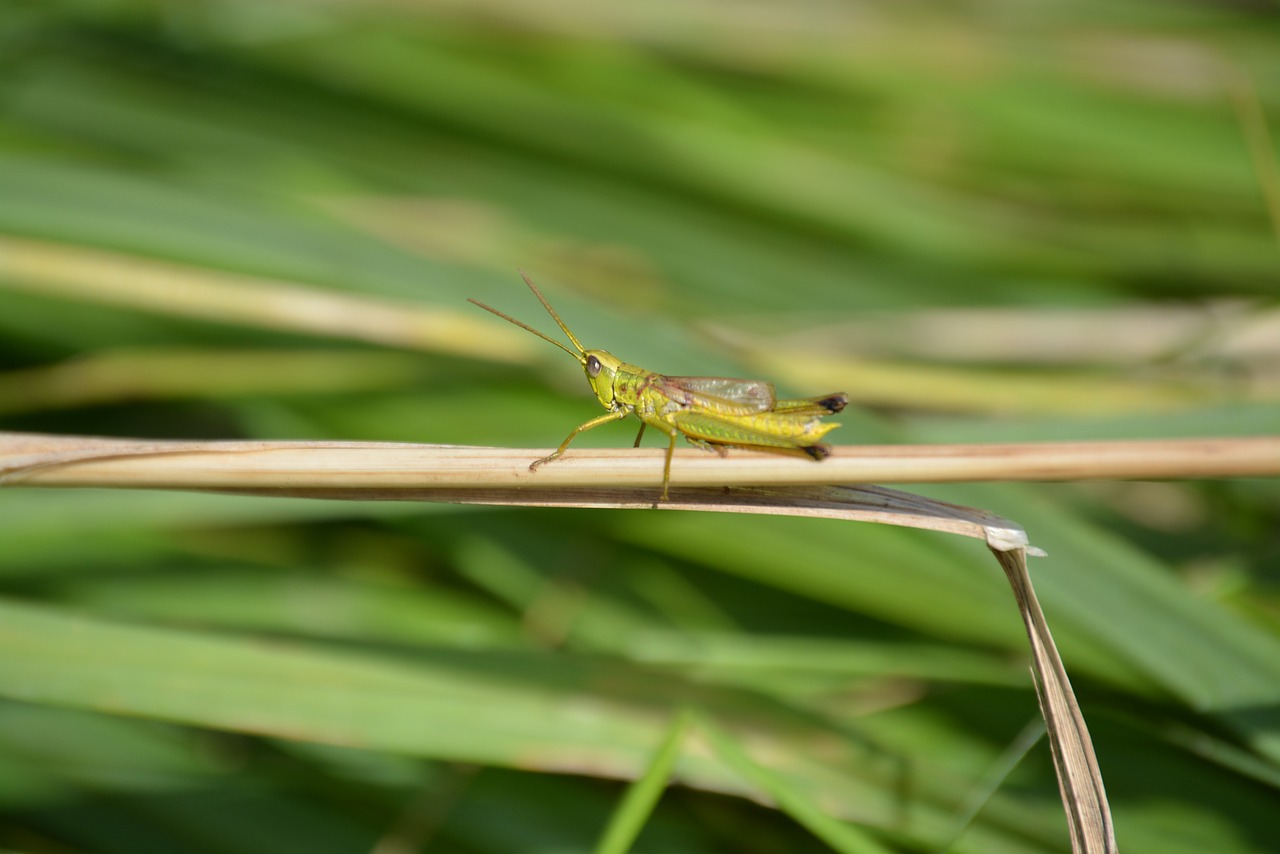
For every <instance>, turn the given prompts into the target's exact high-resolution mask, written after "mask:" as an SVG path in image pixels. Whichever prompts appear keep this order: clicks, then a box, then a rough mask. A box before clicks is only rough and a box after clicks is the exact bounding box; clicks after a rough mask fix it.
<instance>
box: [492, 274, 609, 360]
mask: <svg viewBox="0 0 1280 854" xmlns="http://www.w3.org/2000/svg"><path fill="white" fill-rule="evenodd" d="M520 278H522V279H524V281H525V284H526V285H528V286H529V287H530V288H531V289H532V290H533V295H534V296H536V297H537V298H538V302H540V303H542V307H543V308H545V309H546V310H547V311H548V313H550V315H551V317H552V319H553V320H555V322H556V325H557V326H559V327H560V328H561V329H562V330H563V331H564V334H565V335H568V336H569V340H570V341H572V342H573V346H575V347H577V348H578V352H577V353H575V352H573V351H572V350H570V349H569V348H568V347H566V346H564V344H561V343H560V342H559V341H557V340H556V339H554V338H552V337H551V336H550V335H547V334H545V333H543V332H539V331H538V330H536V329H534V328H533V327H532V326H530V325H529V324H527V323H523V322H521V321H519V320H516V319H515V318H514V317H512V316H511V315H509V314H503V313H502V312H500V311H498V310H497V309H496V308H494V307H493V306H490V305H485V304H484V303H482V302H480V301H479V300H473V299H470V298H468V299H467V302H469V303H471V304H472V305H475V306H479V307H480V308H483V309H484V310H485V311H487V312H489V313H490V314H496V315H497V316H498V317H501V318H502V319H503V320H505V321H507V322H508V323H514V324H515V325H516V326H519V327H520V328H521V329H523V330H525V331H526V332H532V333H533V334H534V335H537V336H538V337H539V338H541V339H542V340H543V341H550V342H551V343H552V344H554V345H556V346H557V347H559V348H560V349H561V350H563V351H565V352H566V353H568V354H569V355H570V356H572V357H573V358H574V359H576V360H577V361H578V362H579V363H581V364H584V365H585V364H586V356H584V355H583V353H585V352H586V351H585V350H583V348H582V345H581V344H579V343H578V339H577V338H575V337H574V335H573V333H572V332H570V331H569V327H567V326H565V325H564V321H563V320H561V319H560V315H558V314H556V312H555V309H553V308H552V307H551V304H550V303H549V302H547V299H546V297H544V296H543V295H542V292H541V291H539V290H538V288H537V286H536V285H535V284H534V283H533V282H532V281H530V280H529V277H528V276H526V275H525V272H524V270H521V271H520Z"/></svg>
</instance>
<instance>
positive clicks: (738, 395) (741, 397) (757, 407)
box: [660, 377, 777, 414]
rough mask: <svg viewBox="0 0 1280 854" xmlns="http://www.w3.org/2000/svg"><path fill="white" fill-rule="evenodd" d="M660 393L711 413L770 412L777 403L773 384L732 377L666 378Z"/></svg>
mask: <svg viewBox="0 0 1280 854" xmlns="http://www.w3.org/2000/svg"><path fill="white" fill-rule="evenodd" d="M660 387H661V390H662V391H663V393H664V394H666V395H667V396H668V397H670V398H671V399H672V400H677V401H680V402H681V403H684V404H686V405H689V406H696V407H701V408H704V409H709V410H712V411H718V412H723V413H726V414H730V413H741V414H748V413H752V412H767V411H768V410H770V409H772V408H773V405H774V403H775V402H776V401H777V398H776V396H775V395H774V391H773V385H772V384H771V383H766V382H761V381H760V380H739V379H733V378H732V377H663V378H662V382H661V383H660Z"/></svg>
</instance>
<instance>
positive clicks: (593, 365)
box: [587, 356, 600, 377]
mask: <svg viewBox="0 0 1280 854" xmlns="http://www.w3.org/2000/svg"><path fill="white" fill-rule="evenodd" d="M587 374H588V376H592V377H598V376H600V360H599V359H597V358H596V357H595V356H588V357H587Z"/></svg>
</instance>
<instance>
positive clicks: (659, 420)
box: [468, 270, 849, 501]
mask: <svg viewBox="0 0 1280 854" xmlns="http://www.w3.org/2000/svg"><path fill="white" fill-rule="evenodd" d="M520 276H521V278H523V279H524V282H525V284H526V285H528V286H529V289H530V290H532V291H533V295H534V296H536V297H537V298H538V302H540V303H542V307H543V308H545V309H546V310H547V313H548V314H550V315H551V319H552V320H554V321H555V322H556V325H557V326H559V327H560V329H561V330H562V331H563V332H564V334H565V335H567V336H569V340H570V341H572V342H573V346H574V347H575V348H577V352H576V353H575V352H574V351H573V350H570V349H569V348H568V347H566V346H565V345H564V344H562V343H560V342H559V341H557V340H556V339H554V338H552V337H550V336H548V335H545V334H543V333H541V332H539V331H538V330H536V329H534V328H533V327H532V326H529V325H528V324H526V323H521V322H520V321H519V320H516V319H515V318H514V317H510V316H509V315H506V314H503V313H502V312H500V311H498V310H497V309H496V308H492V307H490V306H487V305H485V304H484V303H482V302H477V301H476V300H468V302H470V303H473V304H475V305H477V306H479V307H480V308H483V309H484V310H485V311H488V312H491V313H493V314H496V315H497V316H498V317H501V318H502V319H503V320H506V321H508V322H509V323H514V324H515V325H516V326H519V327H520V328H521V329H524V330H526V331H528V332H532V333H533V334H534V335H537V336H538V337H539V338H541V339H542V340H544V341H549V342H551V343H552V344H554V345H556V346H557V347H559V348H560V349H561V350H564V351H565V352H566V353H568V354H569V355H570V356H572V357H573V358H574V359H576V360H577V361H578V363H579V364H581V365H582V369H583V371H585V372H586V375H587V382H589V383H590V384H591V390H592V391H594V392H595V394H596V398H597V399H599V401H600V404H601V405H602V406H603V407H604V408H605V409H607V410H609V411H608V412H606V413H605V414H604V415H601V416H599V417H597V418H592V419H591V420H590V421H587V422H586V423H585V424H581V425H579V426H578V427H576V428H575V429H574V430H573V432H572V433H570V434H569V435H568V436H567V437H566V438H565V440H564V441H563V442H561V443H560V447H558V448H556V449H555V450H554V451H552V452H551V453H550V454H548V455H547V456H545V457H543V458H542V459H540V460H536V461H534V462H533V463H532V464H531V465H530V466H529V471H534V470H536V469H537V468H538V466H540V465H543V464H544V463H549V462H551V461H552V460H554V459H556V458H558V457H559V456H560V455H562V454H563V453H564V452H565V449H566V448H568V447H569V443H570V442H572V441H573V440H574V438H575V437H576V436H577V435H578V434H579V433H585V432H586V431H587V430H591V429H593V428H595V427H599V426H600V425H601V424H607V423H609V422H610V421H618V420H620V419H622V418H626V417H627V416H628V415H635V416H636V417H637V418H639V419H640V432H639V434H638V435H637V436H636V441H635V445H634V447H637V448H638V447H640V439H641V438H642V437H643V436H644V431H645V428H646V427H649V426H652V427H654V428H655V429H657V430H660V431H662V432H663V433H664V434H666V436H667V438H668V439H670V443H669V444H668V446H667V457H666V461H665V463H664V464H663V467H662V496H661V498H659V500H660V501H666V500H667V492H668V488H669V486H670V483H671V457H672V455H673V454H674V453H675V450H676V439H677V438H679V437H680V436H681V435H683V436H684V437H685V440H686V441H687V442H689V444H691V445H694V446H696V447H699V448H703V449H706V450H714V451H716V452H718V453H719V454H720V455H721V456H724V455H725V454H726V453H727V450H726V449H727V448H729V447H734V448H746V449H749V450H753V451H769V452H772V453H782V454H801V455H807V456H809V457H812V458H813V459H814V460H821V459H824V458H825V457H827V456H828V455H829V454H830V453H831V449H830V448H829V447H827V446H826V445H823V444H820V443H819V441H818V440H819V439H821V438H822V437H823V436H825V435H826V434H827V433H829V432H830V431H832V430H834V429H835V428H837V427H839V426H840V425H839V424H834V423H822V421H821V420H820V419H821V418H822V417H823V416H824V415H830V414H831V413H833V412H839V411H840V410H842V409H844V407H845V404H846V403H848V402H849V396H848V395H847V394H845V393H844V392H836V393H834V394H827V395H823V396H821V397H810V398H802V399H799V400H778V399H777V396H776V395H775V394H774V390H773V385H772V384H770V383H767V382H761V381H759V380H740V379H731V378H728V377H668V376H664V375H663V374H659V373H656V372H654V371H648V370H645V369H644V368H640V367H637V366H635V365H629V364H627V363H626V362H623V361H622V360H621V359H619V358H618V357H617V356H614V355H613V354H612V353H609V352H608V351H606V350H587V349H585V348H583V346H582V344H581V343H579V341H578V339H577V337H576V336H574V334H573V333H572V332H570V331H569V327H568V326H566V325H565V323H564V321H563V320H561V319H560V315H558V314H556V310H555V309H554V308H552V307H551V303H549V302H547V298H546V297H544V296H543V295H542V292H541V291H539V290H538V286H537V285H535V284H534V283H533V282H532V281H531V280H530V279H529V277H528V276H526V275H525V274H524V271H523V270H522V271H521V272H520Z"/></svg>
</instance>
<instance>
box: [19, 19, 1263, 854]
mask: <svg viewBox="0 0 1280 854" xmlns="http://www.w3.org/2000/svg"><path fill="white" fill-rule="evenodd" d="M1277 117H1280V19H1278V18H1277V16H1276V14H1275V5H1274V4H1273V3H1269V2H1253V3H1243V2H1241V3H1208V2H1204V3H1194V2H1176V3H1157V2H1130V0H1122V2H1107V3H1101V2H1067V3H1061V4H1041V3H1034V4H1033V3H1024V2H1018V1H1017V0H992V2H975V3H964V4H944V3H936V4H935V3H927V2H919V3H906V4H865V3H851V2H850V3H845V2H822V0H803V2H798V3H791V4H770V3H761V2H740V3H725V2H716V0H691V2H669V0H662V2H656V3H648V4H592V3H584V2H580V0H555V2H545V3H536V4H527V3H521V2H514V0H481V2H476V3H449V2H438V3H430V2H422V3H414V2H363V3H356V2H344V0H327V2H321V0H311V1H310V2H308V0H294V2H280V3H258V2H250V0H240V1H239V2H183V3H171V2H151V1H150V0H133V2H128V0H83V2H40V1H39V0H32V2H20V0H18V1H17V2H15V0H3V2H0V427H3V428H4V429H8V430H25V431H41V432H56V433H77V434H96V435H120V436H146V437H162V438H263V439H325V438H333V439H351V440H395V441H420V442H446V443H466V444H495V445H510V446H520V447H549V446H552V445H554V444H555V443H556V442H558V441H559V440H560V439H561V438H563V436H564V435H565V433H567V431H568V430H569V429H570V428H571V427H572V426H574V425H576V424H578V423H580V422H581V421H584V420H586V419H587V418H588V417H592V416H594V415H595V414H596V413H597V412H598V411H599V410H598V408H597V404H596V403H595V402H594V401H593V400H592V399H591V397H590V395H589V392H588V390H587V388H586V386H585V384H584V383H583V382H582V378H581V375H580V373H579V369H578V368H577V367H576V366H574V365H573V364H572V363H571V362H570V361H569V360H568V359H567V358H565V356H564V355H563V354H562V353H559V352H558V351H556V350H555V349H554V348H552V347H550V346H549V345H547V344H545V343H543V342H540V341H537V340H536V339H534V338H533V337H532V336H528V335H526V334H525V333H522V332H520V331H519V330H516V329H514V328H511V327H508V326H505V325H504V324H501V322H500V321H497V320H496V319H494V318H490V317H488V316H486V315H484V314H483V313H482V312H479V311H478V310H476V309H474V308H472V307H471V306H469V305H467V304H466V303H465V299H466V298H467V297H475V298H477V299H480V300H482V301H484V302H487V303H489V304H491V305H494V306H496V307H498V308H501V309H503V310H504V311H507V312H508V313H510V314H513V315H515V316H517V317H520V318H521V319H524V320H526V321H528V322H530V323H532V324H533V325H535V326H538V327H540V328H544V329H548V328H550V327H551V323H550V321H549V320H548V319H547V318H546V317H545V316H543V315H542V313H541V309H540V308H539V307H538V305H537V303H536V302H535V301H534V300H533V299H532V297H531V296H530V294H529V293H528V292H527V290H526V289H525V288H524V286H523V285H522V284H521V282H520V280H519V277H518V275H517V274H516V268H517V267H522V268H524V269H526V270H527V271H529V273H530V274H531V275H532V276H533V277H534V278H535V280H537V281H539V282H540V284H541V285H542V286H543V287H544V290H545V291H546V293H547V295H548V297H549V298H550V299H551V300H552V302H553V303H554V304H555V305H556V306H557V308H558V309H559V310H560V312H561V313H562V315H563V316H564V317H565V318H566V320H567V321H568V322H569V323H570V325H571V326H572V328H574V330H575V332H576V333H577V335H578V336H579V337H580V338H581V339H582V340H583V342H584V343H585V344H586V345H587V346H597V347H607V348H609V349H611V350H613V351H614V352H615V353H617V354H619V355H621V356H622V357H623V358H625V359H627V360H628V361H631V362H634V363H636V364H640V365H644V366H646V367H649V368H652V369H654V370H659V371H663V372H666V373H672V374H691V373H700V374H727V375H737V376H742V375H746V376H758V377H762V378H767V379H770V380H773V381H776V382H777V383H778V384H779V386H780V389H781V390H782V391H783V392H786V393H794V394H816V393H822V392H828V391H832V390H836V389H844V390H847V391H848V392H849V393H850V395H851V396H852V398H853V400H854V405H853V406H852V407H851V410H850V411H849V412H846V413H845V415H844V416H843V417H842V419H841V420H842V422H843V423H844V427H843V428H842V429H841V430H840V431H838V432H837V433H835V434H833V436H832V438H833V439H834V440H836V441H837V442H838V443H850V444H854V443H880V442H934V441H940V442H951V441H983V440H1038V439H1073V438H1095V437H1111V438H1129V437H1133V438H1145V437H1150V438H1156V437H1166V436H1195V435H1232V434H1236V435H1244V434H1257V433H1266V432H1271V433H1275V432H1277V429H1278V428H1280V312H1278V311H1277V308H1276V298H1277V295H1280V284H1278V283H1280V240H1278V234H1280V179H1278V178H1277V177H1276V176H1277V162H1278V157H1277V149H1276V147H1275V143H1274V141H1273V140H1272V139H1271V137H1270V136H1269V134H1268V129H1270V130H1271V131H1275V130H1276V127H1277V125H1280V122H1277ZM1268 120H1269V121H1268ZM632 436H633V432H632V429H631V428H630V427H626V428H624V427H622V426H615V427H610V428H604V429H601V430H599V431H596V432H595V433H592V434H590V435H588V436H586V437H584V438H583V439H582V444H583V445H584V446H585V445H590V444H595V445H598V446H608V447H626V446H627V445H628V443H629V442H630V441H631V439H632ZM651 441H654V442H656V440H653V439H652V437H651ZM927 492H928V493H929V494H931V495H935V496H939V497H942V498H946V499H948V500H954V501H958V502H961V503H967V504H972V505H976V506H980V507H985V508H987V509H990V510H992V511H994V512H997V513H1001V514H1004V515H1006V516H1009V517H1011V518H1014V519H1016V520H1017V521H1019V522H1021V523H1022V524H1024V525H1025V526H1026V528H1027V530H1028V531H1029V532H1030V535H1031V539H1032V541H1033V542H1035V543H1036V544H1038V545H1040V546H1041V547H1043V548H1045V549H1047V550H1048V552H1049V554H1050V557H1049V558H1048V559H1047V560H1040V561H1037V562H1035V563H1034V564H1033V566H1032V572H1033V576H1034V578H1035V579H1036V583H1037V585H1038V588H1039V590H1040V592H1041V594H1042V597H1043V599H1044V603H1045V608H1046V611H1047V613H1048V616H1049V620H1050V624H1051V625H1052V626H1053V627H1054V631H1055V634H1056V637H1057V639H1058V642H1059V645H1060V646H1061V648H1062V652H1063V654H1064V656H1065V658H1066V662H1067V666H1068V669H1069V670H1070V672H1071V674H1072V676H1073V679H1074V682H1075V685H1076V688H1077V690H1078V691H1079V694H1080V697H1081V703H1082V707H1083V710H1084V713H1085V715H1086V717H1087V719H1088V720H1089V722H1090V725H1091V727H1092V730H1093V733H1094V736H1095V739H1096V743H1097V750H1098V755H1099V758H1100V761H1101V764H1102V768H1103V772H1104V775H1105V777H1106V780H1107V784H1108V790H1109V793H1110V796H1111V798H1112V803H1113V807H1114V809H1115V814H1116V824H1117V833H1118V837H1119V841H1120V844H1121V846H1122V847H1124V848H1126V850H1129V851H1160V852H1204V851H1215V852H1266V851H1275V850H1277V849H1278V848H1280V829H1278V827H1277V823H1276V820H1275V817H1276V815H1277V814H1280V792H1278V791H1277V790H1278V789H1280V535H1278V534H1277V531H1278V530H1280V526H1278V525H1277V522H1278V521H1280V513H1278V512H1277V511H1278V510H1280V487H1278V486H1277V484H1276V483H1275V482H1266V481H1237V482H1231V483H1195V484H1191V483H1164V484H1153V483H1131V484H1114V483H1113V484H1092V485H1061V484H1059V485H1043V486H1039V485H1021V486H998V485H985V486H980V487H979V486H974V487H949V488H946V489H942V488H935V489H929V490H927ZM0 544H2V545H0V590H2V591H3V599H2V600H0V611H3V613H2V614H0V695H3V697H4V698H5V699H4V700H3V701H2V702H0V847H4V848H7V849H13V850H21V851H32V852H74V851H85V852H137V851H192V852H209V854H218V852H258V851H261V852H276V851H280V850H305V851H312V852H348V851H371V852H377V854H399V852H408V851H419V850H421V851H442V852H443V851H449V852H499V851H501V852H506V851H519V852H578V851H589V850H591V848H592V845H593V844H594V840H595V839H596V838H597V837H598V836H599V834H600V833H601V830H602V828H603V827H604V824H605V822H606V821H607V819H608V817H609V815H610V813H611V811H612V810H613V809H614V808H615V806H616V805H617V803H618V802H619V800H620V798H621V795H622V793H623V791H624V787H625V782H624V781H625V780H626V779H628V778H630V777H633V776H635V775H636V774H637V773H639V771H640V769H641V768H642V767H643V766H644V764H645V762H646V761H647V758H648V757H649V755H650V754H651V752H652V751H653V750H655V749H656V748H657V745H658V744H659V742H660V741H661V739H662V736H663V732H664V731H665V728H666V727H667V725H668V723H669V721H670V720H671V719H672V716H673V715H674V714H675V712H676V710H677V709H679V708H681V707H682V706H687V705H696V706H697V707H698V708H701V709H703V710H705V711H706V713H707V714H708V715H709V716H710V717H711V718H713V719H714V720H715V721H716V722H717V723H718V724H720V725H721V726H723V727H724V729H725V731H726V732H729V733H731V734H732V736H733V737H734V738H735V739H736V740H737V741H738V742H739V743H740V744H742V745H744V746H745V747H746V748H747V749H748V750H749V751H750V753H751V755H752V756H754V757H755V758H756V760H757V761H759V762H760V763H761V764H763V765H765V766H766V767H768V768H769V769H770V770H771V771H773V772H774V773H775V774H776V775H778V778H779V779H780V780H781V781H782V785H784V786H785V787H787V788H788V790H789V791H793V792H795V793H798V794H800V795H802V796H804V797H808V798H812V799H813V800H814V802H816V803H817V804H819V805H820V807H821V808H822V809H823V810H824V811H825V812H827V813H828V814H830V815H833V816H838V817H840V818H843V819H847V820H851V821H855V822H858V823H860V824H861V825H862V826H863V827H864V828H865V829H866V830H868V831H869V833H870V834H871V835H872V836H873V837H874V838H876V839H877V840H878V841H879V842H881V843H882V844H883V845H884V846H885V847H886V848H887V849H888V850H891V851H901V852H917V851H919V852H924V851H941V850H950V851H956V852H975V853H980V854H987V852H996V854H999V852H1011V853H1012V852H1058V851H1065V850H1068V846H1067V841H1066V840H1067V837H1066V825H1065V821H1064V819H1063V817H1062V814H1061V807H1060V804H1059V801H1058V795H1057V791H1056V784H1055V782H1054V777H1053V771H1052V765H1051V761H1050V758H1049V754H1048V749H1047V746H1046V744H1045V742H1044V741H1043V740H1042V739H1041V740H1038V741H1037V740H1036V739H1035V734H1036V729H1035V728H1036V725H1037V723H1038V721H1039V713H1038V711H1037V708H1036V702H1035V696H1034V693H1033V691H1032V689H1031V684H1030V677H1029V675H1028V673H1027V671H1026V661H1027V654H1026V650H1025V638H1024V637H1023V635H1022V629H1021V625H1020V622H1019V620H1018V617H1017V613H1016V610H1015V607H1014V603H1013V601H1012V598H1011V596H1010V595H1009V593H1008V591H1007V588H1006V586H1005V583H1004V581H1003V579H1002V577H1001V576H1000V573H999V570H998V569H997V568H996V566H995V564H994V562H993V561H992V560H991V559H990V557H989V556H988V555H986V554H985V552H984V551H983V550H982V549H981V547H980V546H978V545H977V544H975V543H972V542H955V541H953V540H952V539H950V538H945V537H941V536H939V535H935V534H928V533H923V532H916V531H901V530H885V529H880V528H877V527H872V526H858V525H841V524H837V523H834V522H823V521H817V520H798V519H781V518H776V519H775V518H769V519H760V518H718V517H713V516H708V515H703V514H684V513H652V512H603V511H582V512H571V511H558V510H557V511H552V510H527V511H523V510H522V511H517V510H503V509H486V508H455V507H447V506H433V505H411V504H404V505H401V504H376V503H359V504H357V503H342V502H319V501H311V502H307V501H293V500H267V499H261V498H237V497H229V496H206V495H185V494H157V493H144V492H138V493H108V492H94V491H88V490H86V491H38V490H21V489H14V490H6V491H2V492H0ZM1024 751H1025V753H1024ZM678 775H679V777H680V780H681V781H682V782H684V783H685V784H686V785H684V786H678V787H675V788H672V789H671V790H670V791H668V792H667V793H666V795H665V797H664V799H663V801H662V802H661V805H660V807H659V809H658V811H657V812H656V814H655V815H654V817H653V818H652V820H651V821H650V822H649V823H648V824H647V826H646V828H645V830H644V832H643V834H642V836H641V838H640V840H639V843H638V845H637V847H636V849H635V850H637V851H645V852H659V851H661V852H711V851H716V852H719V851H741V852H773V851H793V852H804V851H822V850H829V849H828V848H827V846H826V845H825V844H824V843H823V842H822V841H820V840H819V839H818V838H817V837H816V836H814V835H813V834H811V833H810V832H809V831H808V830H806V829H805V828H804V827H802V826H801V825H800V824H799V823H797V822H796V821H795V820H794V819H793V818H791V817H789V816H787V815H785V814H784V813H782V812H780V811H778V810H776V809H774V808H773V807H771V806H769V805H768V804H767V803H760V802H759V801H760V797H759V792H758V790H755V789H753V788H752V786H751V785H750V784H749V783H747V782H746V781H745V780H743V779H742V778H741V777H740V776H739V775H737V774H736V773H734V772H733V771H731V770H728V769H727V768H726V767H725V766H724V765H723V764H722V763H721V762H718V761H717V760H716V759H715V758H714V755H713V753H712V751H711V750H710V748H709V747H708V746H707V745H706V743H705V742H703V741H695V742H692V743H690V745H689V747H688V750H687V751H686V755H685V757H684V758H683V759H682V761H681V764H680V765H679V769H678ZM743 795H746V797H742V796H743ZM766 800H767V799H766ZM848 850H853V849H848Z"/></svg>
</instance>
